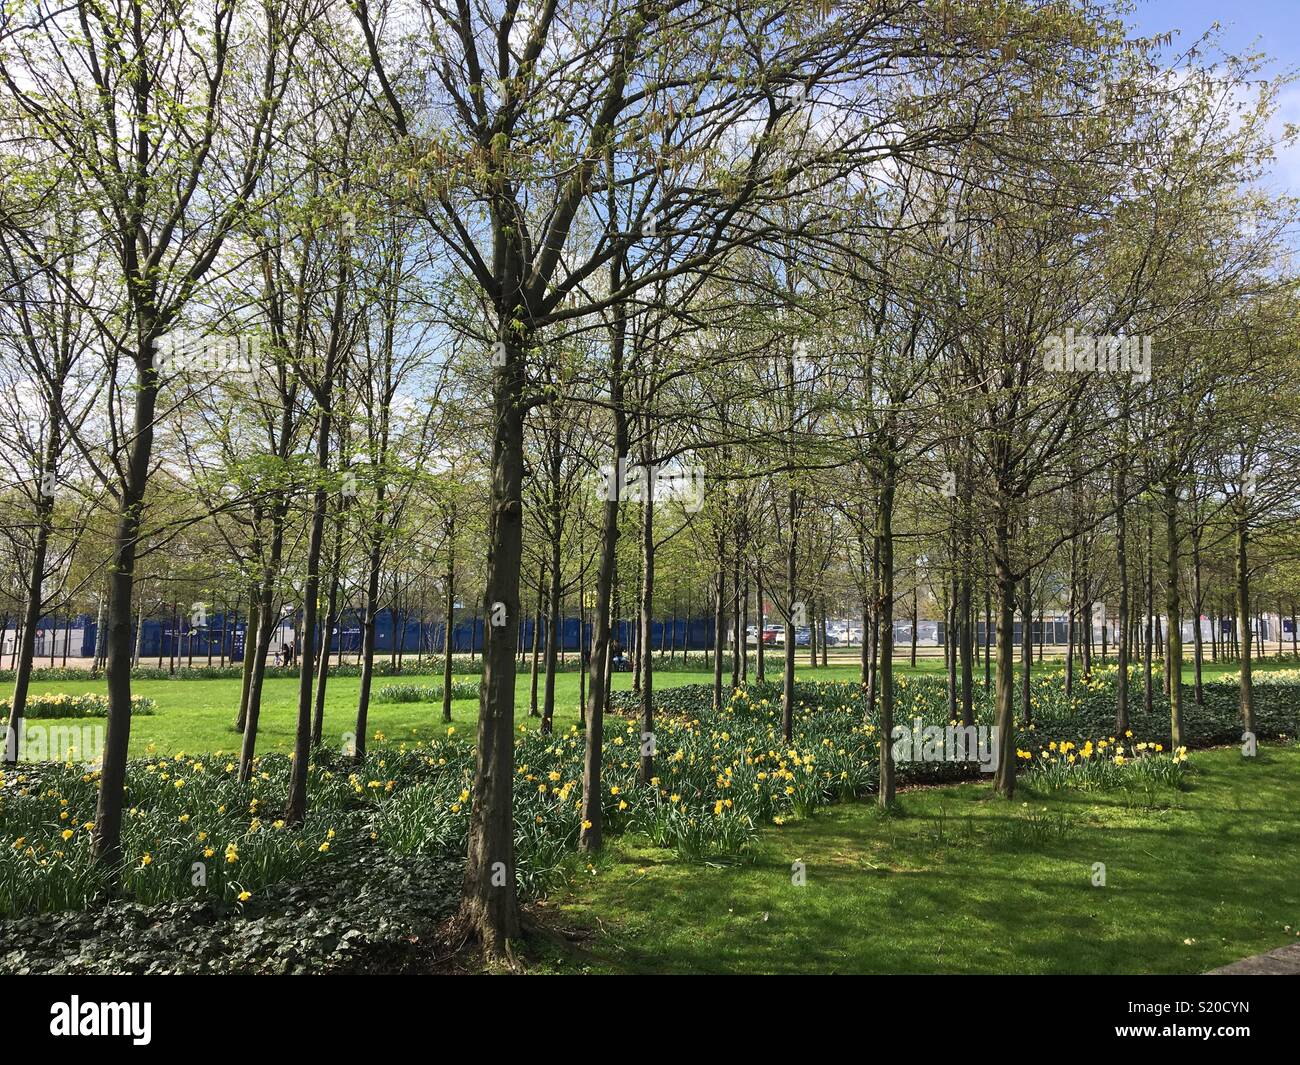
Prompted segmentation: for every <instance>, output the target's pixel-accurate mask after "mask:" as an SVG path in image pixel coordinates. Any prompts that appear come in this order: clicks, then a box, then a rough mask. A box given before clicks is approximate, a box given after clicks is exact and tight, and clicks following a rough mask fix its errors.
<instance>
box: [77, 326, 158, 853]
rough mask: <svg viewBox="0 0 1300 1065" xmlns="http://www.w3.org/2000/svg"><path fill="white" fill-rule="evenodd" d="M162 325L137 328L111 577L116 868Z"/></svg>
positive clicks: (103, 780) (107, 765)
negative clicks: (134, 609) (134, 610)
mask: <svg viewBox="0 0 1300 1065" xmlns="http://www.w3.org/2000/svg"><path fill="white" fill-rule="evenodd" d="M156 326H157V322H156V320H154V319H152V318H150V317H149V316H148V315H147V314H145V315H142V316H141V318H140V321H139V323H138V327H137V336H138V338H139V344H140V350H139V353H138V354H137V356H136V392H135V416H134V419H133V425H132V432H131V438H130V441H131V442H130V444H129V445H128V454H127V464H126V471H125V472H126V476H125V477H124V478H123V482H122V485H121V494H120V496H119V509H118V522H117V535H116V537H115V538H114V542H113V568H112V573H111V576H110V578H109V605H108V659H107V670H106V672H107V682H108V722H107V729H106V733H105V738H104V760H103V771H102V773H101V776H100V784H99V799H98V802H97V805H96V809H95V828H94V842H93V845H92V846H93V854H94V858H95V860H96V861H97V862H98V863H99V864H100V865H102V866H104V867H106V868H108V869H116V868H117V867H118V864H119V863H120V861H121V858H122V801H123V796H124V794H125V791H126V759H127V751H128V748H129V745H130V742H131V593H132V590H133V588H134V585H135V561H136V549H137V547H138V541H139V535H140V520H141V514H142V511H143V509H144V493H145V486H146V485H147V483H148V479H149V465H150V461H151V459H152V455H153V434H154V422H155V409H156V406H157V400H158V374H157V371H156V370H155V369H154V364H153V358H154V352H153V341H154V332H155V328H156ZM142 627H143V626H142Z"/></svg>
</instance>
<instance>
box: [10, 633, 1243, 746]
mask: <svg viewBox="0 0 1300 1065" xmlns="http://www.w3.org/2000/svg"><path fill="white" fill-rule="evenodd" d="M799 658H800V660H801V661H800V664H799V665H798V666H797V668H796V675H797V676H799V677H800V678H801V679H814V678H815V679H820V680H854V679H856V678H857V677H858V676H859V666H858V665H857V663H856V661H848V660H845V661H843V662H842V664H836V665H830V666H827V667H825V668H821V667H819V668H817V669H813V668H812V667H810V666H808V665H807V664H806V662H807V652H804V651H801V652H800V654H799ZM902 663H903V664H900V665H897V666H896V667H895V668H896V670H900V671H902V672H908V673H910V672H913V670H912V668H911V667H909V666H907V665H906V664H905V663H906V659H903V660H902ZM700 664H701V669H700V671H699V672H667V671H664V672H659V673H656V674H655V687H656V688H668V687H675V686H676V685H679V684H701V683H711V681H712V674H711V673H707V672H705V671H704V670H703V668H702V667H703V662H702V661H701V663H700ZM1045 665H1046V666H1047V667H1048V668H1055V667H1057V666H1059V665H1060V663H1059V662H1052V661H1050V660H1049V661H1048V662H1047V663H1045ZM751 668H752V667H751ZM780 668H781V666H780V657H779V655H772V656H770V657H769V658H768V676H769V678H775V677H778V676H779V675H780ZM1235 668H1236V666H1235V664H1228V665H1223V666H1217V665H1216V666H1207V669H1206V673H1205V675H1206V676H1207V677H1212V676H1218V675H1219V674H1220V673H1222V672H1224V671H1227V670H1231V669H1235ZM1257 668H1260V669H1265V668H1267V663H1265V662H1262V661H1261V662H1259V663H1257ZM1188 669H1189V672H1190V667H1188ZM915 672H917V673H942V672H943V660H942V659H938V658H934V659H926V660H921V661H918V662H917V666H916V669H915ZM729 676H730V674H727V675H726V679H729ZM982 677H983V670H982V668H981V669H979V670H977V671H976V681H977V683H978V682H979V681H980V680H981V679H982ZM458 679H462V680H463V679H466V678H464V677H459V676H458ZM724 682H725V680H724ZM360 683H361V682H360V679H359V678H357V677H331V678H330V681H329V685H328V686H327V688H326V699H325V735H326V739H327V741H328V742H330V743H332V744H334V745H338V744H341V743H342V738H343V734H344V733H346V732H350V731H352V730H353V729H354V728H355V726H356V712H357V710H356V708H357V691H358V688H359V685H360ZM405 683H417V684H429V685H441V683H442V677H441V674H439V675H436V676H434V675H420V676H402V677H377V678H376V679H375V681H374V688H375V690H378V689H380V688H383V687H385V686H386V685H389V684H405ZM613 686H614V689H615V690H616V691H618V690H629V689H630V688H631V687H632V674H631V673H615V674H614V678H613ZM239 687H240V682H239V681H238V680H237V679H230V680H137V681H134V682H133V683H132V685H131V690H132V692H133V693H134V694H136V695H143V696H146V697H148V698H150V699H152V700H154V702H155V703H157V708H156V710H155V712H154V713H153V714H152V715H149V716H144V717H137V718H136V719H135V720H134V721H133V722H132V725H131V754H132V755H133V756H143V755H145V754H146V753H151V752H150V751H149V748H150V747H152V748H153V751H152V753H157V754H174V753H176V752H178V751H185V752H188V753H191V754H193V753H196V752H199V751H203V752H220V753H226V752H232V751H237V750H238V749H239V745H240V740H241V737H240V735H239V733H237V732H235V730H234V729H233V728H232V727H231V726H232V724H233V722H234V720H235V712H236V710H237V709H238V707H239ZM539 687H540V680H539ZM104 690H105V689H104V682H103V680H102V679H101V680H90V679H87V680H84V681H83V680H75V681H69V680H60V681H39V682H34V683H33V684H32V686H31V691H32V693H33V694H35V695H40V694H46V693H51V692H67V693H69V694H79V693H82V692H103V691H104ZM528 704H529V677H528V674H527V672H524V673H521V674H520V676H519V677H518V679H517V681H516V706H517V711H516V712H517V715H518V721H519V723H520V724H526V723H529V721H530V719H529V718H528V717H527V714H528ZM297 713H298V681H297V679H296V678H292V677H284V678H269V679H267V681H266V682H265V685H264V687H263V693H262V714H261V719H260V721H259V724H258V737H257V749H258V750H259V751H260V752H262V753H269V752H271V751H283V752H287V751H291V750H292V749H293V737H294V729H295V727H296V721H297ZM477 717H478V701H477V700H475V699H457V700H454V701H453V703H452V720H453V723H454V725H455V726H456V728H457V730H458V732H460V733H461V734H462V735H467V736H472V735H473V725H474V723H475V721H476V720H477ZM100 720H102V719H79V720H72V719H61V718H49V719H41V720H32V721H29V722H28V724H29V725H33V724H34V725H48V726H60V725H76V726H84V725H93V724H95V723H96V721H100ZM533 720H534V723H535V719H533ZM555 720H556V724H557V726H560V727H564V728H567V727H568V726H570V725H573V724H576V723H577V721H578V674H577V673H560V674H558V675H557V677H556V715H555ZM445 729H446V726H444V725H443V723H442V702H441V700H439V701H437V702H435V703H380V702H374V701H372V702H371V704H370V713H369V731H370V733H371V735H372V736H373V734H374V733H375V732H382V733H383V734H384V736H385V737H387V738H388V739H391V740H399V739H405V738H408V737H409V738H412V739H421V740H423V739H429V738H431V737H433V736H435V735H438V736H441V735H444V734H445Z"/></svg>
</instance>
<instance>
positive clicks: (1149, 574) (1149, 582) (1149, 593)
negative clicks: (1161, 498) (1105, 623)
mask: <svg viewBox="0 0 1300 1065" xmlns="http://www.w3.org/2000/svg"><path fill="white" fill-rule="evenodd" d="M1152 517H1153V515H1152V514H1151V513H1150V508H1148V511H1147V516H1146V518H1147V521H1146V526H1147V550H1146V559H1145V564H1146V628H1145V630H1144V632H1143V637H1142V654H1143V662H1142V669H1143V683H1144V687H1143V692H1142V698H1143V709H1145V710H1146V712H1147V714H1151V713H1152V712H1153V709H1154V707H1155V699H1154V692H1153V690H1152V685H1151V654H1152V651H1151V645H1152V643H1153V642H1154V640H1153V636H1154V633H1153V632H1152V628H1151V627H1152V624H1153V622H1154V620H1155V619H1154V617H1153V616H1152V614H1153V612H1154V610H1155V560H1154V557H1153V556H1154V555H1155V550H1154V549H1155V541H1154V531H1153V529H1154V525H1155V523H1154V522H1153V521H1152ZM1120 735H1121V736H1122V735H1123V733H1120Z"/></svg>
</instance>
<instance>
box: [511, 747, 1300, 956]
mask: <svg viewBox="0 0 1300 1065" xmlns="http://www.w3.org/2000/svg"><path fill="white" fill-rule="evenodd" d="M1192 766H1193V769H1194V773H1193V776H1192V780H1191V784H1190V787H1189V789H1188V790H1187V791H1185V792H1177V791H1162V792H1161V793H1160V794H1159V796H1158V798H1157V800H1156V802H1155V803H1154V804H1153V805H1148V802H1147V799H1146V797H1145V796H1135V795H1129V794H1126V793H1124V792H1105V793H1092V794H1088V793H1079V792H1062V793H1053V794H1041V795H1040V794H1034V793H1033V792H1032V791H1030V790H1029V789H1028V788H1025V789H1024V791H1023V794H1021V795H1019V796H1017V798H1016V799H1015V800H1014V801H1012V802H1010V803H1008V802H1006V801H1004V800H1001V799H997V798H992V797H990V789H989V787H988V785H986V784H969V785H961V786H955V787H945V788H931V789H920V790H913V791H909V792H907V793H904V794H903V795H902V796H901V797H900V802H899V810H898V814H897V816H882V815H881V814H880V813H879V811H878V810H877V809H876V808H875V807H874V806H872V805H865V804H849V805H842V806H834V807H830V808H827V809H824V810H821V811H819V812H818V813H817V815H816V816H815V817H814V818H812V819H810V820H807V821H800V822H792V823H789V824H787V825H785V826H783V827H780V828H777V827H769V828H766V829H764V830H763V832H762V836H761V844H760V847H759V850H758V851H757V853H756V856H755V860H754V861H752V862H748V863H735V864H718V863H713V864H689V863H686V862H683V861H680V860H678V859H677V858H676V857H674V856H673V855H672V854H671V853H669V852H665V851H659V850H653V849H648V848H646V847H644V846H637V845H635V844H634V843H632V842H631V841H628V840H620V841H617V842H616V843H615V844H614V845H613V846H612V847H611V848H610V849H609V850H608V851H607V852H606V854H605V856H604V857H603V858H602V859H600V860H599V862H598V863H597V865H596V866H595V867H594V868H591V869H589V868H588V867H586V866H585V865H584V864H579V865H578V866H577V872H576V874H575V877H574V880H573V883H572V885H571V888H570V889H569V891H568V892H567V893H563V894H558V895H554V896H552V898H551V899H550V900H549V901H548V902H547V903H546V904H545V905H544V906H543V907H542V910H543V912H544V913H550V914H551V917H550V918H549V919H550V920H552V921H555V922H557V923H560V924H562V925H564V926H566V927H572V926H575V925H576V926H578V927H581V928H587V929H592V930H593V932H592V935H591V938H590V939H589V941H588V942H587V943H586V944H585V945H584V946H581V947H572V948H569V947H554V946H547V947H544V948H542V947H537V946H534V947H533V948H532V957H531V959H530V960H531V964H532V966H533V967H534V968H536V969H539V970H543V971H545V970H558V971H565V972H573V971H593V972H617V973H697V972H698V973H704V972H708V973H756V972H780V973H791V972H798V973H803V972H810V973H811V972H817V973H831V972H863V973H940V972H942V973H982V972H1003V973H1196V972H1204V971H1205V970H1207V969H1211V968H1215V967H1217V966H1219V965H1223V964H1226V963H1228V962H1230V961H1234V960H1236V959H1238V958H1241V957H1245V956H1248V955H1251V954H1256V953H1259V952H1262V951H1265V950H1269V949H1271V948H1274V947H1277V946H1279V945H1282V944H1284V943H1287V942H1294V941H1295V934H1296V930H1297V929H1298V928H1300V895H1298V894H1297V892H1296V890H1295V871H1296V869H1297V868H1300V816H1298V815H1297V813H1296V808H1295V781H1296V779H1297V775H1298V774H1300V748H1297V747H1296V746H1287V747H1267V748H1261V749H1260V755H1259V757H1258V758H1257V759H1255V760H1253V761H1247V760H1245V759H1243V758H1242V757H1241V754H1240V752H1239V751H1238V750H1237V749H1236V748H1230V749H1220V750H1213V751H1202V752H1197V753H1195V754H1194V755H1193V760H1192ZM794 862H803V863H804V867H805V871H806V885H805V886H803V887H798V886H795V885H794V884H793V883H792V871H791V870H792V863H794ZM1097 862H1101V863H1104V864H1105V866H1106V886H1104V887H1094V886H1093V885H1092V883H1091V878H1092V875H1093V873H1092V871H1093V865H1094V863H1097ZM1286 926H1290V930H1289V931H1288V930H1287V928H1286ZM1188 941H1190V942H1188Z"/></svg>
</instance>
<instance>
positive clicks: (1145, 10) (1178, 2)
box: [1128, 0, 1300, 196]
mask: <svg viewBox="0 0 1300 1065" xmlns="http://www.w3.org/2000/svg"><path fill="white" fill-rule="evenodd" d="M1134 2H1135V3H1136V5H1137V7H1136V10H1135V11H1134V12H1133V13H1132V14H1131V15H1130V16H1129V17H1128V21H1129V23H1130V24H1131V26H1132V27H1133V29H1134V31H1135V32H1134V35H1135V36H1142V37H1149V36H1154V35H1156V34H1158V33H1165V32H1168V31H1171V30H1179V31H1181V32H1180V33H1176V34H1175V37H1174V45H1173V49H1171V50H1168V51H1173V52H1175V53H1176V52H1178V51H1181V49H1182V48H1186V47H1187V46H1189V45H1190V44H1191V43H1192V42H1193V41H1195V40H1196V39H1197V38H1199V37H1200V35H1201V34H1202V33H1203V32H1204V31H1205V30H1207V29H1209V27H1210V26H1211V25H1212V24H1214V23H1215V22H1218V23H1219V26H1220V29H1221V45H1222V48H1223V49H1224V50H1226V51H1228V52H1234V53H1242V52H1246V51H1262V52H1264V53H1266V54H1267V55H1269V56H1271V57H1272V62H1271V63H1270V64H1269V66H1268V68H1267V73H1268V74H1280V73H1283V72H1284V71H1287V70H1300V0H1134ZM1280 103H1281V106H1280V109H1279V113H1278V116H1277V123H1276V124H1277V128H1278V131H1279V132H1280V131H1281V128H1282V124H1283V123H1285V122H1292V123H1297V124H1300V85H1292V86H1288V87H1287V88H1284V89H1283V91H1282V95H1281V98H1280ZM1272 187H1274V188H1276V189H1277V190H1278V191H1282V192H1289V193H1291V194H1292V195H1297V196H1300V146H1293V147H1292V148H1290V149H1288V150H1286V151H1279V153H1278V158H1277V161H1276V162H1275V164H1274V167H1273V174H1272Z"/></svg>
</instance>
